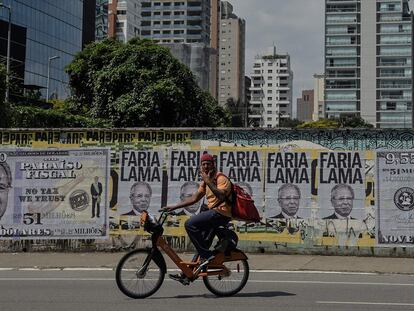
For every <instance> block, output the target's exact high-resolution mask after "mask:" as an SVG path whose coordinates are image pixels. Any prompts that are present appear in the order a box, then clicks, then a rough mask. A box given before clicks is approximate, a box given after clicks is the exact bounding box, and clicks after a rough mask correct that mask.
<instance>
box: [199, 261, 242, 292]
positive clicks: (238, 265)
mask: <svg viewBox="0 0 414 311" xmlns="http://www.w3.org/2000/svg"><path fill="white" fill-rule="evenodd" d="M223 265H224V266H225V267H226V268H227V269H228V270H229V273H228V274H227V275H210V276H205V277H203V282H204V285H205V286H206V287H207V289H208V290H209V291H210V292H212V293H213V294H214V295H217V296H222V297H225V296H232V295H235V294H237V293H238V292H239V291H241V290H242V289H243V287H244V286H245V285H246V283H247V280H248V278H249V264H248V262H247V260H245V259H242V260H235V261H226V262H223Z"/></svg>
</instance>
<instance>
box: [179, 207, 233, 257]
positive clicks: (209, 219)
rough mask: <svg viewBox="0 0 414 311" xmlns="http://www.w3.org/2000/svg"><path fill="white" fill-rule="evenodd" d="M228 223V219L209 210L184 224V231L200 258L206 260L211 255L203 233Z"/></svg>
mask: <svg viewBox="0 0 414 311" xmlns="http://www.w3.org/2000/svg"><path fill="white" fill-rule="evenodd" d="M229 221H230V218H228V217H225V216H223V215H221V214H220V213H218V212H216V211H214V210H209V211H206V212H203V213H200V214H198V215H195V216H193V217H191V218H190V219H189V220H187V221H186V222H185V230H186V231H187V234H188V236H189V237H190V240H191V242H192V243H193V244H194V246H195V248H196V249H197V252H198V254H199V255H200V257H201V258H204V259H207V258H210V257H211V256H212V255H213V252H212V251H210V250H209V245H208V244H209V243H208V241H206V236H205V232H209V231H210V230H211V229H214V228H217V227H218V226H222V225H225V224H226V223H228V222H229Z"/></svg>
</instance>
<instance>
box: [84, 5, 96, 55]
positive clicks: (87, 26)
mask: <svg viewBox="0 0 414 311" xmlns="http://www.w3.org/2000/svg"><path fill="white" fill-rule="evenodd" d="M95 23H96V0H83V12H82V48H83V47H85V45H87V44H89V43H91V42H93V41H95V28H96V26H95Z"/></svg>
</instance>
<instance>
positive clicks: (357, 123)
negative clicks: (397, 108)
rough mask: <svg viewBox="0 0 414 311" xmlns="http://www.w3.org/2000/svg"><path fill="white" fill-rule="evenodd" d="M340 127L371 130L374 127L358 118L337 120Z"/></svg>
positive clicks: (351, 117) (348, 117) (346, 117)
mask: <svg viewBox="0 0 414 311" xmlns="http://www.w3.org/2000/svg"><path fill="white" fill-rule="evenodd" d="M339 122H340V123H341V127H352V128H373V127H374V125H372V124H371V123H368V122H366V121H365V120H364V119H362V118H361V117H360V116H355V115H351V116H344V117H341V118H340V119H339Z"/></svg>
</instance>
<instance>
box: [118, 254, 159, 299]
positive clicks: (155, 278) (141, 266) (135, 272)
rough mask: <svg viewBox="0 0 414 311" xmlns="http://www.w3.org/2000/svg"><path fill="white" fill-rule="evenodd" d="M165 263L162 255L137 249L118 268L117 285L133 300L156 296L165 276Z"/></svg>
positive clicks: (123, 258) (123, 259)
mask: <svg viewBox="0 0 414 311" xmlns="http://www.w3.org/2000/svg"><path fill="white" fill-rule="evenodd" d="M165 272H166V269H165V261H164V258H163V257H162V255H161V253H159V252H155V253H154V254H153V255H152V257H151V249H137V250H133V251H131V252H129V253H127V254H126V255H125V256H124V257H122V258H121V260H120V261H119V263H118V266H117V267H116V275H115V276H116V284H117V285H118V288H119V289H120V290H121V292H123V293H124V294H125V295H127V296H128V297H131V298H135V299H138V298H145V297H148V296H151V295H152V294H154V293H155V292H156V291H157V290H158V289H159V288H160V286H161V284H162V282H163V281H164V276H165Z"/></svg>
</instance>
